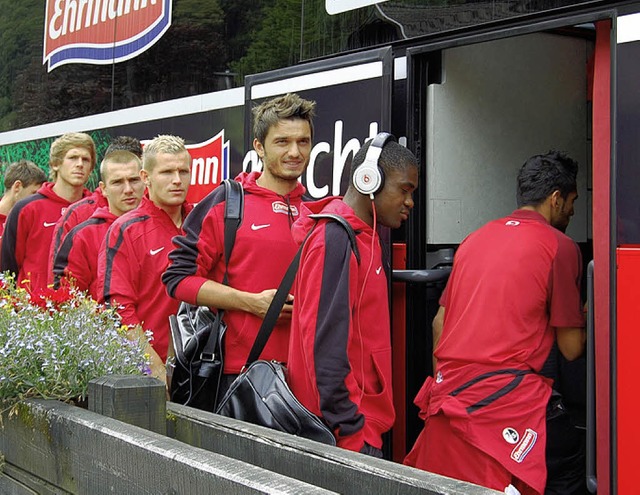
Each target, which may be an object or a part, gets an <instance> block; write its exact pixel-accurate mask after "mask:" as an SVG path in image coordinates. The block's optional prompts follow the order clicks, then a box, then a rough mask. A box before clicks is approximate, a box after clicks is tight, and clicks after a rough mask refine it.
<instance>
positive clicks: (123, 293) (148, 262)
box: [97, 196, 191, 361]
mask: <svg viewBox="0 0 640 495" xmlns="http://www.w3.org/2000/svg"><path fill="white" fill-rule="evenodd" d="M190 210H191V205H189V204H187V203H185V205H184V206H183V216H186V215H187V213H188V212H189V211H190ZM182 233H183V232H182V229H180V228H178V227H176V225H175V224H174V223H173V220H171V218H170V217H169V215H167V213H166V212H165V211H164V210H162V209H161V208H158V207H157V206H156V205H155V204H154V203H153V202H152V201H151V200H150V199H149V198H148V197H147V196H145V197H143V198H142V201H141V202H140V205H139V206H138V208H136V209H135V210H131V211H129V212H127V213H125V214H124V215H122V216H121V217H119V218H118V219H116V220H115V221H114V222H113V224H112V225H111V227H110V228H109V230H108V231H107V236H106V237H105V240H104V242H103V243H102V246H101V248H100V253H99V254H98V282H97V286H98V293H99V298H98V301H99V302H106V303H108V304H111V305H114V306H115V307H117V308H118V313H119V314H120V316H121V317H122V322H123V323H125V324H126V325H137V324H141V325H142V328H143V329H144V330H151V331H152V332H153V340H152V341H151V345H152V346H153V348H154V350H155V351H156V352H157V353H158V355H159V356H160V357H161V358H162V360H163V361H164V360H166V358H167V349H168V345H169V316H170V315H171V314H174V313H176V312H177V310H178V301H177V300H175V299H173V298H172V297H169V296H167V293H166V291H165V290H164V285H162V281H161V276H162V273H163V272H164V271H165V270H166V268H167V264H168V263H169V258H168V256H169V251H171V248H172V247H173V245H172V244H171V239H172V238H173V237H175V236H177V235H180V234H182Z"/></svg>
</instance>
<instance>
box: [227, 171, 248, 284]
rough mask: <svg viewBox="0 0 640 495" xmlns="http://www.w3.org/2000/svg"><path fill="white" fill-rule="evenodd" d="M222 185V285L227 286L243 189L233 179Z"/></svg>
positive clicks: (241, 205)
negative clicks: (223, 267) (223, 265)
mask: <svg viewBox="0 0 640 495" xmlns="http://www.w3.org/2000/svg"><path fill="white" fill-rule="evenodd" d="M222 183H223V184H224V198H225V202H224V260H225V269H224V278H223V280H222V283H223V284H225V285H227V284H228V280H227V268H226V266H227V265H228V264H229V259H231V252H232V251H233V245H234V244H235V242H236V231H237V230H238V227H240V224H241V223H242V215H243V211H244V189H242V184H240V183H239V182H238V181H235V180H233V179H225V180H224V181H223V182H222Z"/></svg>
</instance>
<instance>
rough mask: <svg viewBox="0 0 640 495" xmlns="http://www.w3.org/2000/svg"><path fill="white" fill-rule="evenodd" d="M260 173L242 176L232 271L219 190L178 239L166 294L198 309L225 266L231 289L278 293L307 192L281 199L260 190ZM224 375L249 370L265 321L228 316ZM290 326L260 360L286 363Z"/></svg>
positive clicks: (278, 330) (279, 329) (281, 327)
mask: <svg viewBox="0 0 640 495" xmlns="http://www.w3.org/2000/svg"><path fill="white" fill-rule="evenodd" d="M259 177H260V173H259V172H251V173H244V172H243V173H241V174H240V175H238V177H236V179H235V180H237V181H239V182H240V183H242V187H243V189H244V213H243V220H242V223H241V225H240V227H239V228H238V230H237V232H236V240H235V244H234V247H233V251H232V254H231V259H230V261H229V263H228V265H227V264H226V263H225V259H224V207H225V200H224V187H218V188H216V189H215V190H213V191H212V192H211V193H209V195H208V196H207V197H205V198H204V199H203V200H202V201H201V202H200V203H198V205H197V206H196V207H195V208H194V210H193V212H192V213H191V214H190V215H189V218H188V219H187V221H186V222H185V225H184V230H185V236H184V237H178V238H176V239H174V244H175V246H176V249H175V250H174V251H173V252H172V253H171V256H170V258H171V261H172V264H171V265H170V267H169V269H168V270H167V272H166V273H165V274H164V276H163V281H164V283H165V284H166V286H167V291H168V293H169V294H170V295H171V296H173V297H175V298H177V299H179V300H182V301H187V302H189V303H191V304H195V303H196V296H197V294H198V291H199V290H200V287H202V284H204V283H205V282H206V281H207V280H215V281H216V282H222V278H223V276H224V271H225V266H226V267H227V270H228V272H227V277H228V280H229V286H230V287H233V288H235V289H238V290H242V291H247V292H255V293H257V292H261V291H263V290H266V289H276V288H278V286H279V285H280V282H281V280H282V277H283V276H284V274H285V272H286V271H287V267H288V266H289V263H290V262H291V260H292V259H293V256H294V254H295V252H296V244H295V243H294V242H293V239H292V237H291V225H292V224H293V221H294V220H295V219H297V218H298V215H299V209H300V204H301V202H302V194H303V193H304V191H305V189H304V186H302V185H301V184H298V185H297V187H296V188H295V189H294V190H293V191H292V192H291V193H290V194H288V195H286V196H281V195H279V194H277V193H275V192H273V191H271V190H269V189H266V188H264V187H261V186H259V185H258V184H257V183H256V180H257V179H258V178H259ZM224 321H225V323H226V324H227V331H226V334H225V338H224V347H225V355H224V372H225V373H229V374H237V373H239V372H240V370H241V369H242V367H243V366H244V365H245V364H246V362H247V358H248V357H249V350H250V349H251V346H252V345H253V342H254V340H255V338H256V335H257V334H258V329H259V328H260V324H261V323H262V319H261V318H260V317H258V316H255V315H253V314H250V313H246V312H244V311H231V310H228V311H225V313H224ZM288 345H289V322H287V321H282V322H279V323H277V324H276V326H275V328H274V329H273V333H272V334H271V336H270V338H269V341H268V342H267V345H266V346H265V348H264V350H263V351H262V354H261V359H268V360H271V359H275V360H277V361H280V362H286V360H287V349H288Z"/></svg>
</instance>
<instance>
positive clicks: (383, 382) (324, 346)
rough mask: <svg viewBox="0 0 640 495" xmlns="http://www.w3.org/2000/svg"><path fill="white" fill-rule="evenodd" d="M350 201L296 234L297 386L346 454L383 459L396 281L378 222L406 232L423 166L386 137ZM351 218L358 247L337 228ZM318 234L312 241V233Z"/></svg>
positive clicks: (364, 152)
mask: <svg viewBox="0 0 640 495" xmlns="http://www.w3.org/2000/svg"><path fill="white" fill-rule="evenodd" d="M351 170H352V171H351V181H350V184H349V188H348V189H347V192H346V194H345V196H344V198H339V197H329V198H325V199H323V200H320V201H317V202H313V203H303V204H302V206H301V216H300V219H299V220H297V221H296V222H295V223H294V225H293V228H292V233H293V237H294V240H296V241H297V242H298V243H301V242H302V241H303V240H304V239H305V238H307V235H309V237H308V238H307V240H306V242H305V246H304V248H303V251H302V255H301V258H300V268H299V270H298V274H297V278H296V283H295V289H294V303H293V314H292V321H291V339H290V342H289V358H288V361H287V367H288V382H289V385H290V387H291V389H292V391H293V393H294V394H295V395H296V397H297V398H298V400H300V402H301V403H302V404H303V405H304V406H306V407H307V408H308V409H309V410H310V411H312V412H313V413H314V414H316V415H318V416H319V417H320V418H321V419H322V420H323V421H324V422H325V423H326V424H327V425H329V427H330V428H331V429H332V430H333V432H334V434H335V436H336V443H337V445H338V446H339V447H343V448H345V449H349V450H353V451H356V452H362V453H366V454H369V455H373V456H376V457H382V435H383V433H385V432H386V431H388V430H389V429H390V428H391V426H392V425H393V423H394V420H395V411H394V408H393V394H392V389H391V339H390V318H389V301H388V290H387V286H388V283H387V277H386V273H385V270H384V269H383V259H382V249H381V246H380V239H379V236H378V234H377V232H376V227H377V224H380V225H383V226H385V227H390V228H397V227H400V225H401V224H402V222H403V221H404V220H406V219H407V218H408V216H409V211H410V210H411V208H413V192H414V190H415V189H416V187H417V185H418V161H417V159H416V158H415V156H414V155H413V154H412V153H411V152H410V151H409V150H408V149H406V148H404V147H403V146H401V145H399V144H398V143H397V142H396V140H395V138H394V137H393V136H392V135H390V134H387V133H380V134H378V135H377V136H376V137H375V138H374V139H373V140H372V141H370V142H369V143H366V144H365V145H364V146H363V147H362V148H361V149H360V151H359V152H358V153H357V154H356V155H355V157H354V159H353V163H352V167H351ZM318 213H320V214H333V215H339V216H341V217H343V218H344V219H345V220H346V221H347V222H348V223H349V225H350V226H351V228H352V229H353V231H354V233H355V242H352V240H351V238H350V235H349V233H348V232H347V230H346V229H345V228H344V227H343V226H341V225H340V224H339V223H338V222H335V221H332V220H327V219H317V218H313V214H318ZM310 231H311V233H310V234H309V232H310Z"/></svg>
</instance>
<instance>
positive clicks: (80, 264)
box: [53, 151, 145, 300]
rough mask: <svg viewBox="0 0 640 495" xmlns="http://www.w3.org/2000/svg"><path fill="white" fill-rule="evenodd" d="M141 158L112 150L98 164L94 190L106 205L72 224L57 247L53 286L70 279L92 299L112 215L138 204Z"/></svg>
mask: <svg viewBox="0 0 640 495" xmlns="http://www.w3.org/2000/svg"><path fill="white" fill-rule="evenodd" d="M141 168H142V161H141V160H140V158H138V157H137V156H136V155H134V154H133V153H130V152H129V151H113V152H111V153H109V154H107V155H105V157H104V159H103V160H102V163H101V164H100V176H101V177H102V180H101V181H100V186H99V188H98V190H99V191H100V192H101V194H103V195H104V197H105V198H106V200H107V203H108V205H109V206H108V207H103V208H98V209H97V210H95V211H94V212H93V215H91V217H90V218H89V219H87V220H85V221H84V222H81V223H80V224H78V225H76V226H75V227H73V228H72V229H71V230H70V231H69V232H68V233H67V235H65V236H64V241H63V242H62V245H61V246H60V250H59V251H58V254H57V256H56V258H55V260H54V264H53V276H54V279H53V280H54V288H58V287H59V285H60V281H61V280H62V279H67V280H72V281H73V283H74V284H75V286H76V287H77V288H78V289H80V290H82V291H88V292H89V294H90V295H91V297H93V298H94V299H96V300H97V299H98V298H99V294H98V290H97V278H98V253H99V251H100V246H101V245H102V241H103V240H104V238H105V236H106V234H107V230H108V229H109V227H110V226H111V224H112V223H113V222H114V221H115V219H116V218H118V217H120V216H121V215H123V214H125V213H126V212H128V211H131V210H133V209H134V208H137V207H138V204H140V200H141V199H142V195H143V193H144V189H145V185H144V182H142V178H141V177H140V169H141Z"/></svg>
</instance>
